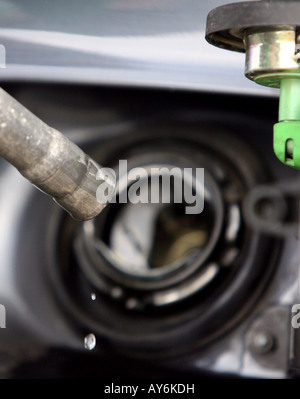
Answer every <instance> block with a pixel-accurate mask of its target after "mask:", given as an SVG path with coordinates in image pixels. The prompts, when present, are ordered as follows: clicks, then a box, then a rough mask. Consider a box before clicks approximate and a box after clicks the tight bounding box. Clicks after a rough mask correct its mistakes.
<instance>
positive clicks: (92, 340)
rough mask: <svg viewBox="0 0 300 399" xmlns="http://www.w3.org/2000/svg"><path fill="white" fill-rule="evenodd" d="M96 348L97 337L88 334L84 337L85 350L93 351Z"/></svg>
mask: <svg viewBox="0 0 300 399" xmlns="http://www.w3.org/2000/svg"><path fill="white" fill-rule="evenodd" d="M95 346H96V337H95V335H94V334H88V335H86V336H85V337H84V347H85V349H87V350H89V351H91V350H92V349H94V348H95Z"/></svg>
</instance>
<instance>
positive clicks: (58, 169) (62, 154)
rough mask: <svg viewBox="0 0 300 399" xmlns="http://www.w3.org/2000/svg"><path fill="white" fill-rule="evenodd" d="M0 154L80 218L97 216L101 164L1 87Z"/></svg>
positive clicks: (101, 205)
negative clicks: (97, 194)
mask: <svg viewBox="0 0 300 399" xmlns="http://www.w3.org/2000/svg"><path fill="white" fill-rule="evenodd" d="M0 120H1V123H0V155H1V156H2V157H3V158H5V159H6V160H7V161H8V162H10V163H11V164H12V165H14V166H15V167H16V168H17V169H18V170H19V172H20V173H21V174H22V175H23V176H24V177H26V178H27V179H28V180H29V181H30V182H31V183H32V184H34V185H35V186H36V187H38V188H39V189H40V190H41V191H43V192H44V193H46V194H48V195H50V196H52V197H54V199H55V201H56V202H57V203H58V204H59V205H60V206H61V207H63V208H64V209H65V210H66V211H68V212H69V213H70V214H71V215H72V216H73V217H74V218H75V219H77V220H88V219H92V218H94V217H95V216H97V215H98V214H99V213H100V212H101V211H102V210H103V208H104V207H105V205H106V201H102V199H101V198H98V199H97V196H96V193H97V189H98V187H99V186H100V184H102V183H104V182H105V184H109V185H110V186H111V187H113V184H114V183H113V182H112V181H108V180H106V179H105V176H104V175H103V173H102V172H101V167H100V166H99V165H98V164H97V163H96V162H94V161H93V160H92V159H91V158H90V157H88V156H87V155H86V154H85V153H84V152H83V151H82V150H81V149H80V148H79V147H78V146H76V145H75V144H73V143H72V142H71V141H70V140H68V139H67V138H66V137H65V136H63V135H62V134H61V133H59V132H58V131H57V130H55V129H53V128H50V127H49V126H47V125H46V124H45V123H44V122H42V121H41V120H40V119H39V118H37V117H36V116H35V115H33V114H32V113H31V112H29V111H28V110H27V109H26V108H25V107H23V106H22V105H21V104H20V103H19V102H17V101H16V100H15V99H14V98H13V97H11V96H10V95H9V94H7V93H6V92H5V91H4V90H3V89H0Z"/></svg>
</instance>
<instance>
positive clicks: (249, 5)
mask: <svg viewBox="0 0 300 399" xmlns="http://www.w3.org/2000/svg"><path fill="white" fill-rule="evenodd" d="M212 8H213V7H212ZM299 18H300V4H299V2H298V1H290V0H275V1H271V0H262V1H245V2H239V3H237V4H235V3H233V2H231V4H225V5H223V6H221V7H217V8H215V9H212V10H211V11H210V13H209V14H208V17H207V25H206V40H207V41H208V42H209V43H211V44H213V45H215V46H218V47H221V48H225V49H228V50H234V51H238V52H245V44H244V32H245V31H246V30H247V29H249V28H250V29H253V28H259V29H264V30H268V29H269V28H270V27H273V26H294V27H298V26H299V20H300V19H299Z"/></svg>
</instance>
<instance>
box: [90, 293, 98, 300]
mask: <svg viewBox="0 0 300 399" xmlns="http://www.w3.org/2000/svg"><path fill="white" fill-rule="evenodd" d="M91 298H92V301H95V300H96V298H97V296H96V294H95V293H94V292H92V293H91Z"/></svg>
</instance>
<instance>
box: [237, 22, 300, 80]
mask: <svg viewBox="0 0 300 399" xmlns="http://www.w3.org/2000/svg"><path fill="white" fill-rule="evenodd" d="M245 45H246V66H245V75H246V76H247V77H248V78H249V79H252V80H255V81H256V82H257V83H261V84H264V75H265V74H270V73H272V74H273V73H275V74H276V76H279V75H280V73H282V72H287V73H288V72H296V73H299V64H298V62H297V58H296V32H295V29H294V28H293V27H291V28H290V29H287V28H284V29H282V30H279V27H274V28H272V30H269V31H262V32H260V31H258V32H255V31H252V32H251V31H247V32H246V33H245ZM276 76H275V77H274V78H273V81H272V82H270V81H269V80H267V82H268V84H267V86H272V87H280V79H279V78H278V77H276ZM284 76H285V77H286V76H287V74H285V75H284ZM269 79H270V78H269Z"/></svg>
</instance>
